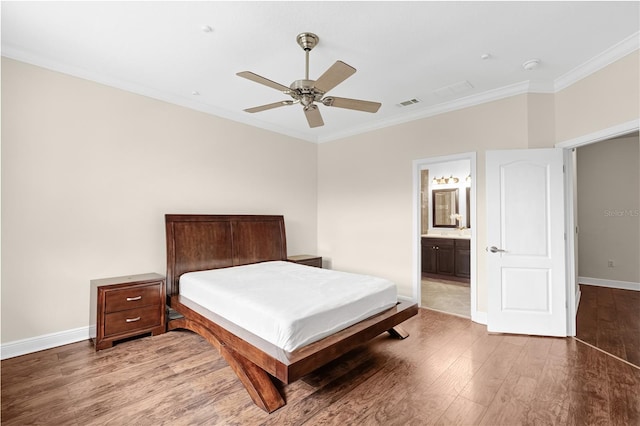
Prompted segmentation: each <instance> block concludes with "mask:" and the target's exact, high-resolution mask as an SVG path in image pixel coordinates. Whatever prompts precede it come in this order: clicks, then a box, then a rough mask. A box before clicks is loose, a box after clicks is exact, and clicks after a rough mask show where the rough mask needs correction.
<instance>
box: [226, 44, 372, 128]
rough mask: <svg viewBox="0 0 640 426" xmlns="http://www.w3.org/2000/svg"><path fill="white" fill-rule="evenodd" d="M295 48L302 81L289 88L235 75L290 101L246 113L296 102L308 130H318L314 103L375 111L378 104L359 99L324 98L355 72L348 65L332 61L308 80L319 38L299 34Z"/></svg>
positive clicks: (319, 120)
mask: <svg viewBox="0 0 640 426" xmlns="http://www.w3.org/2000/svg"><path fill="white" fill-rule="evenodd" d="M296 41H297V42H298V45H300V47H302V49H303V50H304V51H305V77H304V79H303V80H296V81H294V82H293V83H291V86H289V87H287V86H285V85H282V84H280V83H276V82H275V81H271V80H269V79H267V78H264V77H262V76H259V75H258V74H254V73H252V72H251V71H242V72H239V73H237V74H236V75H238V76H240V77H243V78H246V79H248V80H251V81H255V82H256V83H260V84H264V85H265V86H268V87H271V88H273V89H276V90H279V91H281V92H282V93H284V94H285V95H289V96H291V97H292V98H293V100H290V99H287V100H284V101H279V102H274V103H271V104H266V105H261V106H257V107H253V108H247V109H245V111H246V112H251V113H254V112H260V111H266V110H268V109H272V108H278V107H281V106H285V105H293V104H297V103H300V104H302V106H303V108H302V109H303V111H304V114H305V116H306V117H307V122H308V123H309V127H319V126H323V125H324V121H322V115H321V114H320V110H319V109H318V106H317V105H316V102H320V103H322V104H323V105H325V106H329V107H337V108H346V109H352V110H357V111H365V112H372V113H373V112H377V111H378V109H379V108H380V106H381V105H382V104H381V103H380V102H371V101H362V100H359V99H350V98H338V97H336V96H326V97H324V95H325V94H326V93H327V92H328V91H329V90H331V89H333V88H334V87H336V86H337V85H338V84H340V83H342V82H343V81H345V80H346V79H347V78H349V77H350V76H351V75H353V74H354V73H355V72H356V69H355V68H353V67H352V66H350V65H347V64H345V63H344V62H342V61H336V63H335V64H333V65H331V66H330V67H329V69H328V70H326V71H325V72H324V74H322V75H321V76H320V77H319V78H318V79H317V80H310V79H309V52H310V51H311V49H313V48H314V47H315V46H316V45H317V44H318V42H319V41H320V38H319V37H318V36H317V35H315V34H313V33H301V34H298V37H296Z"/></svg>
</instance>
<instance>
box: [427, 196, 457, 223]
mask: <svg viewBox="0 0 640 426" xmlns="http://www.w3.org/2000/svg"><path fill="white" fill-rule="evenodd" d="M432 206H433V227H434V228H455V227H457V226H458V223H457V221H456V219H455V218H452V217H451V215H453V214H457V213H458V188H451V189H434V190H433V191H432Z"/></svg>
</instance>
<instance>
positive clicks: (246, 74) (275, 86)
mask: <svg viewBox="0 0 640 426" xmlns="http://www.w3.org/2000/svg"><path fill="white" fill-rule="evenodd" d="M236 75H237V76H239V77H243V78H246V79H247V80H251V81H255V82H256V83H260V84H264V85H265V86H269V87H271V88H273V89H276V90H279V91H281V92H288V91H289V90H290V89H289V88H288V87H287V86H284V85H282V84H280V83H276V82H275V81H271V80H269V79H268V78H264V77H262V76H259V75H258V74H255V73H252V72H251V71H241V72H239V73H236Z"/></svg>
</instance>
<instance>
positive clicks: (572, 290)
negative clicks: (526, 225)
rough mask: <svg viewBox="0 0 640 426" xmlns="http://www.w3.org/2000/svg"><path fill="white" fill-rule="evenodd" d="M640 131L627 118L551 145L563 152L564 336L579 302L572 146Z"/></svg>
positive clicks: (636, 123)
mask: <svg viewBox="0 0 640 426" xmlns="http://www.w3.org/2000/svg"><path fill="white" fill-rule="evenodd" d="M638 130H640V119H636V120H631V121H627V122H624V123H620V124H618V125H615V126H611V127H608V128H606V129H603V130H600V131H597V132H594V133H589V134H586V135H582V136H579V137H577V138H573V139H567V140H565V141H561V142H558V143H556V144H555V147H556V148H563V149H564V151H565V155H564V159H565V166H566V170H565V174H564V179H565V230H571V232H567V235H566V246H565V251H566V258H567V259H566V261H567V263H566V275H567V276H566V286H567V336H575V335H576V316H577V315H578V305H579V304H580V287H579V286H578V282H577V281H578V271H577V266H578V263H577V260H578V259H577V256H578V247H577V244H576V231H577V228H576V216H577V209H578V206H577V205H576V204H575V200H576V185H577V181H576V164H575V155H574V152H575V149H576V148H578V147H581V146H585V145H590V144H592V143H596V142H602V141H606V140H607V139H613V138H616V137H619V136H624V135H627V134H630V133H633V132H637V131H638Z"/></svg>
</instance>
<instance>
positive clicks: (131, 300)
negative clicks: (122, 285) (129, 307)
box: [127, 296, 142, 302]
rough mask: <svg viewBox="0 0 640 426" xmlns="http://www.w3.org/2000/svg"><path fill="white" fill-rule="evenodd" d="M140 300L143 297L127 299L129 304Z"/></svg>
mask: <svg viewBox="0 0 640 426" xmlns="http://www.w3.org/2000/svg"><path fill="white" fill-rule="evenodd" d="M140 299H142V296H136V297H127V302H134V301H136V300H140Z"/></svg>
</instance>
